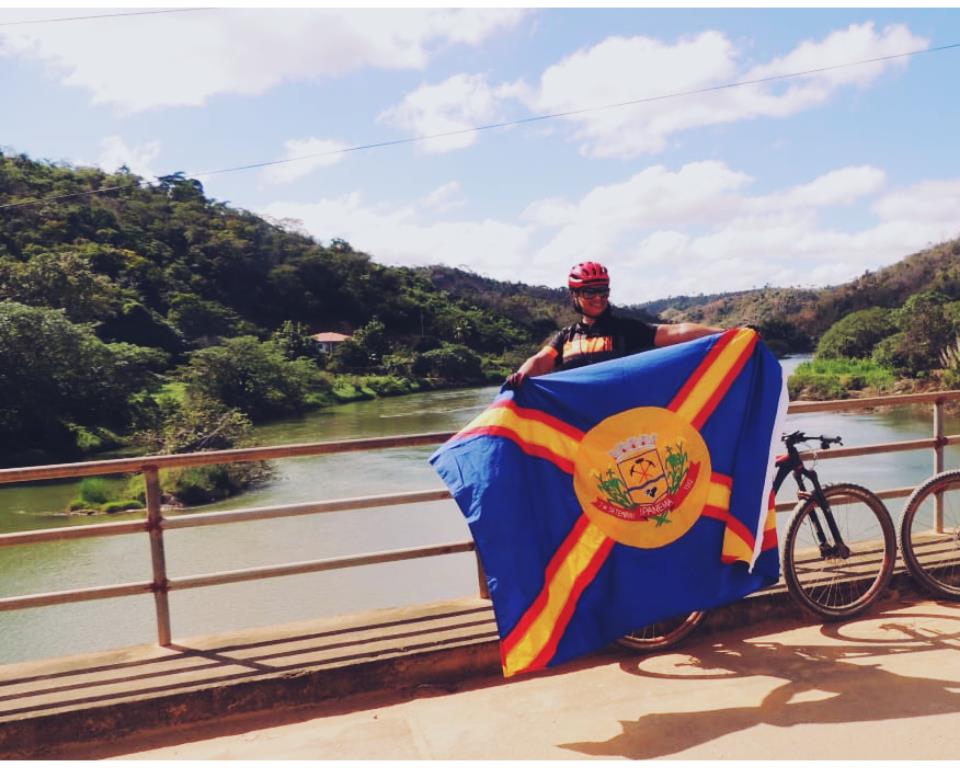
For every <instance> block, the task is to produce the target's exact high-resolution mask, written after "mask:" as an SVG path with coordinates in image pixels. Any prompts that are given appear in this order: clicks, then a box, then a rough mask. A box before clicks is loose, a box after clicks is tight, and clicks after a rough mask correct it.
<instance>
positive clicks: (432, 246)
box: [264, 193, 532, 279]
mask: <svg viewBox="0 0 960 768" xmlns="http://www.w3.org/2000/svg"><path fill="white" fill-rule="evenodd" d="M264 212H265V213H267V214H268V215H270V216H272V217H274V218H275V219H285V218H292V219H298V220H300V221H302V222H303V224H304V226H306V228H307V229H308V230H309V231H310V232H311V233H312V234H313V236H314V237H316V238H317V239H320V240H324V241H329V240H331V239H332V238H335V237H339V238H342V239H344V240H346V241H348V242H349V243H351V244H352V245H353V246H354V247H355V248H358V249H360V250H364V251H366V252H368V253H370V254H372V255H373V257H374V258H375V259H376V260H377V261H378V262H380V263H382V264H403V265H408V266H425V265H429V264H440V263H447V264H466V265H468V266H470V267H471V268H472V269H474V270H475V271H477V272H480V273H482V274H490V275H493V276H506V275H509V274H510V272H511V270H513V271H515V270H516V268H517V265H518V263H520V262H521V261H522V260H523V259H524V258H525V257H526V255H527V254H529V252H530V250H531V245H530V242H529V239H530V235H531V233H532V228H530V227H524V226H520V225H516V224H511V223H508V222H502V221H495V220H492V219H482V220H478V221H470V220H461V221H450V222H439V223H438V222H434V221H431V217H430V215H429V211H424V209H422V208H421V207H418V206H401V207H397V208H394V207H390V206H384V205H366V204H365V203H364V201H363V199H362V197H361V196H360V195H359V194H357V193H354V194H350V195H345V196H343V197H338V198H329V199H324V200H320V201H318V202H315V203H283V202H278V203H273V204H271V205H269V206H267V208H266V209H265V211H264ZM424 213H426V214H427V215H424ZM507 279H509V278H507Z"/></svg>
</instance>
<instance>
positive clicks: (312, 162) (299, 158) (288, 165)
mask: <svg viewBox="0 0 960 768" xmlns="http://www.w3.org/2000/svg"><path fill="white" fill-rule="evenodd" d="M283 146H284V154H283V157H282V158H281V160H285V161H290V162H284V163H283V164H281V165H271V166H268V167H267V168H264V169H263V178H264V180H265V181H266V182H267V183H269V184H287V183H289V182H291V181H296V180H297V179H299V178H302V177H304V176H307V175H308V174H310V173H312V172H313V171H315V170H316V169H317V168H322V167H324V166H328V165H334V164H335V163H338V162H340V160H342V159H343V152H342V150H344V149H346V148H347V145H346V144H343V143H341V142H339V141H333V140H331V139H318V138H313V137H311V138H307V139H288V140H287V141H285V142H284V145H283Z"/></svg>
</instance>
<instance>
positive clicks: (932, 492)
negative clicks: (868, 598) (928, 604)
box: [900, 470, 960, 600]
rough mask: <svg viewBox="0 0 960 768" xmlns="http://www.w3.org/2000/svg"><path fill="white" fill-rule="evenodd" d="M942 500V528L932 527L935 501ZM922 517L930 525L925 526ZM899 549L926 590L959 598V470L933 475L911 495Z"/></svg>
mask: <svg viewBox="0 0 960 768" xmlns="http://www.w3.org/2000/svg"><path fill="white" fill-rule="evenodd" d="M937 494H941V498H942V500H943V506H942V509H943V521H942V522H943V525H942V528H943V531H942V532H937V531H935V530H934V524H933V523H934V520H933V514H934V504H935V498H936V496H937ZM924 520H929V521H930V523H931V525H930V527H928V528H924V527H923V526H924V522H922V521H924ZM900 551H901V552H903V562H904V564H905V565H906V566H907V570H908V571H909V572H910V575H911V576H913V578H914V579H916V580H917V581H918V582H919V583H920V584H921V585H922V586H923V587H924V588H925V589H926V590H927V591H929V592H931V593H932V594H934V595H937V596H939V597H946V598H949V599H951V600H958V599H960V471H958V470H948V471H946V472H941V473H940V474H938V475H934V476H933V477H931V478H930V479H929V480H927V481H926V482H925V483H924V484H923V485H921V486H919V487H917V489H916V490H915V491H914V492H913V493H912V494H911V495H910V498H909V499H908V500H907V505H906V506H905V507H904V509H903V520H902V521H901V523H900Z"/></svg>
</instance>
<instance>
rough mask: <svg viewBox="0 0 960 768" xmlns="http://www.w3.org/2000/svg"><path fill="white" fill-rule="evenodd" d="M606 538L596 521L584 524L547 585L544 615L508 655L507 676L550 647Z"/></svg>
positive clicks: (542, 613) (529, 663) (519, 669)
mask: <svg viewBox="0 0 960 768" xmlns="http://www.w3.org/2000/svg"><path fill="white" fill-rule="evenodd" d="M606 541H608V539H607V535H606V534H605V533H604V532H603V531H601V530H600V529H599V528H597V526H595V525H594V524H593V523H588V524H587V525H586V526H585V527H584V530H583V533H581V534H580V538H579V539H578V540H577V542H576V544H574V545H573V547H571V549H570V551H569V552H568V553H567V556H566V557H565V558H564V560H563V562H562V563H560V565H559V567H558V568H557V571H556V573H555V574H554V577H553V578H552V579H551V580H550V583H549V584H547V585H546V586H545V589H546V590H547V593H546V603H545V605H544V606H543V609H542V610H541V611H540V615H539V616H537V617H536V619H534V620H533V622H532V623H531V624H530V627H529V628H528V629H527V631H526V632H525V633H524V636H523V637H522V638H521V639H520V640H519V642H517V644H516V645H514V646H513V647H512V648H511V649H510V650H509V652H508V653H507V655H506V658H504V660H503V673H504V675H505V676H506V677H510V676H511V675H514V674H516V673H517V672H520V671H522V670H524V669H526V668H527V667H529V666H530V665H531V664H532V663H533V661H534V660H535V659H536V658H537V657H538V656H539V655H540V653H541V651H543V649H544V648H545V647H546V645H547V643H548V642H549V641H550V638H551V637H552V636H553V633H554V630H555V628H556V625H557V620H558V619H559V617H560V614H561V613H562V612H563V609H564V607H565V606H566V605H567V602H568V600H569V599H570V593H571V591H572V590H573V588H574V585H575V584H576V582H577V579H578V578H579V577H580V575H581V574H583V573H584V571H586V570H587V568H588V567H589V566H590V563H591V562H592V561H593V558H594V556H595V555H596V554H597V552H598V551H599V549H600V548H601V547H602V546H603V544H604V543H605V542H606Z"/></svg>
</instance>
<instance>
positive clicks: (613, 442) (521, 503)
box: [430, 329, 787, 676]
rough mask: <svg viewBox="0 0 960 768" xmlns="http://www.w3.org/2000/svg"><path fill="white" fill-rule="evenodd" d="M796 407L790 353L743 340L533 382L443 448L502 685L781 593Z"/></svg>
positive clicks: (661, 352) (720, 340) (712, 339)
mask: <svg viewBox="0 0 960 768" xmlns="http://www.w3.org/2000/svg"><path fill="white" fill-rule="evenodd" d="M786 403H787V398H786V391H785V387H784V382H783V375H782V371H781V368H780V364H779V363H778V362H777V360H776V358H774V357H773V355H772V354H771V353H770V352H769V351H768V350H767V349H766V347H764V346H763V344H762V343H758V337H757V334H756V333H755V332H753V331H751V330H748V329H734V330H730V331H726V332H725V333H722V334H717V335H714V336H709V337H705V338H702V339H698V340H696V341H692V342H688V343H685V344H678V345H675V346H669V347H663V348H659V349H655V350H652V351H650V352H644V353H641V354H638V355H632V356H629V357H624V358H620V359H617V360H611V361H608V362H604V363H598V364H595V365H590V366H586V367H583V368H579V369H576V370H571V371H564V372H558V373H553V374H549V375H547V376H541V377H536V378H533V379H529V380H527V382H526V383H525V384H524V386H523V387H522V389H520V390H519V391H516V392H514V391H501V392H500V394H499V395H498V397H497V398H496V399H495V400H494V402H493V404H492V405H491V406H490V407H489V408H487V409H486V410H485V411H484V412H483V413H481V414H480V415H479V416H478V417H477V418H476V419H474V420H473V421H472V422H471V423H470V424H468V425H467V426H466V427H464V429H462V430H461V431H460V432H458V433H457V434H456V435H455V436H454V437H452V438H451V439H450V440H449V441H448V442H447V443H445V444H444V445H443V446H441V447H440V448H439V449H438V450H437V452H436V453H435V454H434V455H433V456H432V457H431V459H430V461H431V463H432V464H433V466H434V468H435V469H436V471H437V472H438V473H439V474H440V477H441V478H442V479H443V481H444V482H445V483H446V485H447V487H448V488H449V489H450V491H451V493H452V494H453V496H454V498H455V499H456V501H457V504H458V505H459V507H460V509H461V510H462V512H463V514H464V515H465V516H466V518H467V522H468V523H469V525H470V530H471V533H472V535H473V538H474V541H475V542H476V545H477V553H478V555H479V557H480V561H481V563H482V565H483V568H484V571H485V572H486V574H487V579H488V586H489V590H490V596H491V598H492V600H493V607H494V613H495V614H496V619H497V626H498V629H499V633H500V639H501V646H500V647H501V659H502V663H503V670H504V674H505V675H507V676H510V675H514V674H517V673H520V672H527V671H532V670H535V669H541V668H543V667H547V666H553V665H555V664H558V663H560V662H562V661H565V660H568V659H571V658H573V657H576V656H579V655H582V654H584V653H588V652H590V651H593V650H596V649H598V648H601V647H603V646H605V645H607V644H608V643H610V642H611V641H613V640H615V639H616V638H618V637H621V636H623V635H624V634H626V633H628V632H630V631H632V630H634V629H636V628H638V627H642V626H644V625H646V624H650V623H653V622H655V621H660V620H663V619H667V618H669V617H671V616H675V615H679V614H682V613H686V612H689V611H692V610H698V609H706V608H711V607H715V606H718V605H723V604H725V603H729V602H732V601H734V600H737V599H739V598H741V597H743V596H744V595H747V594H749V593H750V592H753V591H755V590H757V589H759V588H761V587H764V586H766V585H769V584H772V583H775V582H776V581H777V580H778V579H779V561H778V557H777V537H776V521H775V516H774V512H773V498H772V494H771V485H772V479H773V447H774V444H773V437H774V435H775V434H776V433H777V432H778V430H779V422H780V420H781V419H782V417H783V414H784V413H785V411H786Z"/></svg>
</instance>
